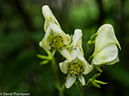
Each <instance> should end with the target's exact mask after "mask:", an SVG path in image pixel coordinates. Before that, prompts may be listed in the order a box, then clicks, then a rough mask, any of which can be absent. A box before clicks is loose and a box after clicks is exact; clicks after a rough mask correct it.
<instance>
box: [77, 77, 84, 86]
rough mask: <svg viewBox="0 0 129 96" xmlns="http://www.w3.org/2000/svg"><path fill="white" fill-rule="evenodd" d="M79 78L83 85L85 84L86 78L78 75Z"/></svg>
mask: <svg viewBox="0 0 129 96" xmlns="http://www.w3.org/2000/svg"><path fill="white" fill-rule="evenodd" d="M78 80H79V81H80V82H81V83H82V85H85V78H84V77H83V76H82V75H79V76H78Z"/></svg>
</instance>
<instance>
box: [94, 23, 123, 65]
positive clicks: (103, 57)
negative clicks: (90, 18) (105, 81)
mask: <svg viewBox="0 0 129 96" xmlns="http://www.w3.org/2000/svg"><path fill="white" fill-rule="evenodd" d="M97 33H98V35H97V37H96V39H95V51H94V53H93V60H92V64H94V65H102V64H106V65H112V64H115V63H116V62H118V61H119V58H118V48H117V46H118V47H119V48H120V49H121V47H120V44H119V42H118V40H117V38H116V36H115V33H114V29H113V27H112V25H110V24H104V25H102V26H101V27H100V28H99V29H98V31H97Z"/></svg>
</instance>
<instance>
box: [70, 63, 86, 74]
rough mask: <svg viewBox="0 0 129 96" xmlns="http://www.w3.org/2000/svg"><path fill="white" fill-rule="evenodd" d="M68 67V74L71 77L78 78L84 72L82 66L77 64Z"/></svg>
mask: <svg viewBox="0 0 129 96" xmlns="http://www.w3.org/2000/svg"><path fill="white" fill-rule="evenodd" d="M68 67H69V68H68V73H70V74H71V75H72V76H78V75H80V74H82V73H83V72H84V68H83V65H81V64H79V63H77V62H76V63H72V64H70V65H69V66H68Z"/></svg>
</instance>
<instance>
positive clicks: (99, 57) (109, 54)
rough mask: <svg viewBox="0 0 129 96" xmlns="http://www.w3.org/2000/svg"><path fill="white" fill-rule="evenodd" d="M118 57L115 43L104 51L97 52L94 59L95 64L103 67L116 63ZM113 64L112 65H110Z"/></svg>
mask: <svg viewBox="0 0 129 96" xmlns="http://www.w3.org/2000/svg"><path fill="white" fill-rule="evenodd" d="M117 56H118V49H117V46H116V45H115V44H113V43H110V44H108V45H107V46H106V47H105V48H104V49H103V50H101V51H99V52H96V53H95V54H94V58H93V64H95V65H101V64H106V63H108V62H111V61H114V60H115V59H116V58H117ZM110 64H112V63H110Z"/></svg>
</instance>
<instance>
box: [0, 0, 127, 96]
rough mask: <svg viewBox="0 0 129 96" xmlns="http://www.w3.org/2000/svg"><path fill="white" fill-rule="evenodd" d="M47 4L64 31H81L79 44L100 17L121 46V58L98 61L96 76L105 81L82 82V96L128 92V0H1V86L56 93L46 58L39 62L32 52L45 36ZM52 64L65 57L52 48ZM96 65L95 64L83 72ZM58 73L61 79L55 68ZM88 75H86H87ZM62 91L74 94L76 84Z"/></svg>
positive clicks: (34, 94)
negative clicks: (113, 61)
mask: <svg viewBox="0 0 129 96" xmlns="http://www.w3.org/2000/svg"><path fill="white" fill-rule="evenodd" d="M45 4H47V5H49V6H50V8H51V10H52V11H53V13H54V15H55V17H56V18H57V20H58V21H59V23H60V25H61V27H62V29H63V30H64V31H65V33H68V34H73V33H74V30H75V29H76V28H79V29H82V32H83V37H82V38H83V50H84V52H86V46H87V44H86V42H87V41H88V40H89V38H90V36H91V35H92V34H94V33H95V32H96V31H97V29H98V28H99V27H100V26H101V25H102V24H104V23H110V24H112V25H113V27H114V30H115V34H116V37H117V39H118V41H119V42H120V45H121V47H122V50H121V51H119V58H120V62H118V63H116V64H115V65H112V66H105V67H102V69H103V71H104V72H103V73H102V74H101V75H100V77H98V78H97V79H99V80H102V81H106V82H108V84H107V85H102V86H101V88H95V87H93V86H90V87H87V88H85V87H84V93H85V96H118V95H119V96H129V61H128V60H129V51H128V50H129V19H128V18H129V0H0V92H19V93H30V94H31V96H58V90H57V89H56V88H55V86H54V85H55V77H54V74H53V71H52V68H51V63H50V64H46V65H40V64H39V63H40V62H41V61H42V60H41V59H40V58H38V57H37V54H43V55H47V54H46V53H45V51H44V49H42V48H40V47H39V42H40V41H41V40H42V38H43V36H44V33H45V32H44V29H43V28H44V17H43V16H42V10H41V8H42V6H43V5H45ZM55 59H56V63H57V65H58V64H59V62H62V61H63V60H64V58H62V57H61V55H60V54H59V53H58V52H56V54H55ZM96 72H98V71H96V70H94V71H93V72H91V73H90V74H89V75H88V76H89V77H90V76H92V75H93V74H94V73H96ZM59 75H60V79H61V80H62V82H65V79H64V76H65V77H66V75H64V74H63V73H62V72H61V71H60V70H59ZM88 76H85V78H86V80H88V78H89V77H88ZM64 94H65V96H79V93H78V90H77V88H76V87H74V86H72V87H71V88H70V89H69V90H67V89H65V91H64Z"/></svg>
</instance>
